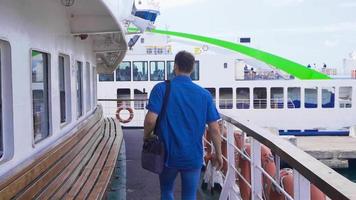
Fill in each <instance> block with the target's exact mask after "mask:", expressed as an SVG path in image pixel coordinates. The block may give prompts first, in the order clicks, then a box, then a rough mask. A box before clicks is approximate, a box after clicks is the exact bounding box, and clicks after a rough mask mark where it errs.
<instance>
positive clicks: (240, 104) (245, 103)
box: [236, 98, 250, 109]
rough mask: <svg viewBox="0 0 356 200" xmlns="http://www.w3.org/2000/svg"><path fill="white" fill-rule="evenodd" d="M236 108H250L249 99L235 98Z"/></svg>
mask: <svg viewBox="0 0 356 200" xmlns="http://www.w3.org/2000/svg"><path fill="white" fill-rule="evenodd" d="M236 108H238V109H249V108H250V99H248V98H245V99H240V98H237V99H236Z"/></svg>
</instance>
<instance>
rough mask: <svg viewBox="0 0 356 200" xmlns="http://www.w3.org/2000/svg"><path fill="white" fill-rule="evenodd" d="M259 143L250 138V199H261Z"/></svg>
mask: <svg viewBox="0 0 356 200" xmlns="http://www.w3.org/2000/svg"><path fill="white" fill-rule="evenodd" d="M260 167H261V144H260V143H259V142H258V141H257V140H255V139H254V138H251V187H252V188H251V191H252V200H255V199H262V172H261V171H260V170H259V168H260Z"/></svg>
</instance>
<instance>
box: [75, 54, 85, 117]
mask: <svg viewBox="0 0 356 200" xmlns="http://www.w3.org/2000/svg"><path fill="white" fill-rule="evenodd" d="M79 63H81V73H80V76H81V79H80V84H81V87H80V88H81V91H80V95H81V106H80V107H81V114H80V115H79V114H78V108H79V106H78V89H76V90H75V92H76V119H80V118H82V117H83V116H84V113H85V112H84V110H85V107H84V98H83V97H84V90H83V89H84V88H83V85H84V80H83V77H84V75H83V74H84V70H83V61H80V60H76V61H75V67H76V70H75V71H76V73H75V75H76V81H75V83H76V85H75V86H76V87H77V86H78V85H77V84H78V83H79V81H78V71H79V65H78V64H79Z"/></svg>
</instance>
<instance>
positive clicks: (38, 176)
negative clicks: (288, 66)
mask: <svg viewBox="0 0 356 200" xmlns="http://www.w3.org/2000/svg"><path fill="white" fill-rule="evenodd" d="M135 5H136V4H135V2H134V1H133V0H48V1H43V0H27V1H21V0H2V1H1V2H0V15H1V17H0V27H1V29H0V69H1V70H0V72H1V73H0V79H1V80H0V82H1V84H0V91H1V92H0V94H1V106H0V114H1V122H0V124H1V128H0V200H8V199H108V198H116V199H148V198H150V197H152V199H157V198H158V195H159V193H158V191H157V188H158V186H157V182H156V183H154V182H153V180H154V179H155V180H157V178H155V176H156V175H152V174H149V173H148V172H144V171H143V170H142V169H141V168H140V166H139V162H138V161H139V151H140V145H141V143H140V140H141V138H140V137H141V136H142V130H134V131H133V130H127V129H124V130H123V129H122V127H123V123H122V122H120V121H119V120H118V119H117V117H116V115H115V114H114V115H107V114H104V113H111V112H114V113H115V112H116V110H117V101H120V100H117V99H114V100H105V101H112V102H111V103H113V104H114V107H111V108H110V107H108V106H105V101H100V100H99V99H98V98H97V89H98V88H97V75H98V73H105V74H111V73H113V72H114V71H115V70H116V68H117V67H118V66H119V64H120V63H121V62H122V61H123V59H124V57H125V55H126V52H127V49H128V43H127V41H126V39H125V35H126V34H129V33H128V31H126V29H125V28H127V27H126V26H124V25H125V24H130V23H135V24H136V26H138V27H139V28H140V29H141V30H142V31H145V30H146V29H147V28H148V27H151V25H152V24H151V23H150V22H149V21H147V20H145V19H143V18H141V17H139V16H142V13H141V12H138V14H137V16H136V15H135V11H138V9H137V8H136V6H135ZM150 14H152V13H150ZM150 17H152V16H151V15H150ZM153 18H155V17H153ZM151 28H152V27H151ZM336 94H337V93H336ZM354 99H355V98H354ZM125 101H126V100H125ZM129 101H134V102H135V101H137V99H133V100H129ZM285 101H286V100H285ZM318 101H320V100H318ZM139 102H142V100H139ZM267 105H268V106H270V103H267ZM285 105H287V104H285ZM318 105H319V106H320V105H321V104H320V103H319V104H318ZM106 109H109V110H106ZM110 109H113V111H110ZM143 112H145V111H144V110H143ZM221 117H222V120H221V132H222V134H221V135H220V137H221V140H222V143H223V145H222V151H223V152H224V167H223V169H222V170H220V171H217V170H214V168H212V167H211V162H210V159H209V155H210V154H211V153H212V151H213V148H212V144H211V141H210V140H209V138H208V137H204V140H203V141H202V142H203V143H204V149H205V152H206V167H205V171H204V173H203V176H202V189H201V192H199V197H198V198H200V199H208V198H216V199H221V200H227V199H237V200H239V199H253V200H254V199H288V200H293V199H296V200H308V199H326V198H327V197H328V198H330V199H336V200H343V199H356V190H355V187H356V186H355V183H353V182H351V181H350V180H348V179H346V178H345V177H343V176H342V175H340V174H338V173H337V172H336V171H334V170H333V169H331V168H329V167H328V166H326V165H325V164H323V163H321V162H320V161H318V160H317V159H315V158H313V157H312V156H311V155H309V154H307V153H305V152H304V151H302V150H301V149H299V148H298V147H296V146H295V145H293V144H291V143H290V142H289V141H287V140H284V139H283V138H280V137H279V136H277V135H274V134H272V133H271V132H270V131H268V130H266V129H264V128H261V127H260V126H258V124H257V125H256V124H254V123H252V122H249V121H247V120H246V119H244V118H241V117H240V116H229V115H226V114H224V113H221ZM141 142H142V140H141ZM124 147H125V148H124ZM131 147H133V148H131ZM266 153H267V155H268V157H267V159H266ZM266 160H267V161H268V164H269V165H268V166H270V167H267V168H266V165H265V164H266ZM242 165H243V166H242ZM286 166H288V167H289V168H290V169H289V170H285V167H286ZM271 167H272V168H271ZM285 177H288V180H289V183H288V185H289V186H290V187H285V186H286V183H285V180H287V179H285ZM143 181H145V182H144V183H143ZM146 181H147V182H146ZM125 182H126V183H125ZM140 185H141V186H147V187H140ZM211 188H216V189H215V190H214V194H213V195H211V191H212V190H211ZM219 188H220V189H219ZM177 192H179V189H178V190H177ZM211 196H213V197H211ZM315 196H316V197H315ZM177 198H179V195H178V196H177Z"/></svg>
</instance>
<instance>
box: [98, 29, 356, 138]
mask: <svg viewBox="0 0 356 200" xmlns="http://www.w3.org/2000/svg"><path fill="white" fill-rule="evenodd" d="M135 36H137V35H135ZM133 37H134V35H128V36H127V39H128V40H130V39H131V38H133ZM139 37H140V38H139V39H137V40H138V41H137V42H136V44H135V46H133V47H131V49H130V50H129V51H128V52H127V55H126V57H125V58H124V60H123V62H122V63H121V64H120V65H119V67H118V68H117V69H116V71H115V72H114V73H112V74H99V79H98V98H99V99H127V100H129V99H147V98H148V97H149V94H150V91H151V90H152V88H153V86H154V85H155V84H157V83H158V82H159V81H164V80H167V79H172V78H173V77H174V73H173V67H174V56H175V54H176V53H177V52H178V51H179V50H182V49H186V50H189V51H191V52H192V53H194V54H195V58H196V63H195V69H194V72H193V73H192V75H191V79H192V80H193V81H194V82H195V83H197V84H198V85H200V86H202V87H203V88H205V89H207V90H208V91H209V92H210V93H211V95H212V97H213V99H214V101H215V103H216V106H217V108H218V110H219V112H221V113H223V114H226V115H227V116H232V117H243V118H244V119H245V120H247V121H251V122H253V123H254V124H256V125H258V126H260V127H264V128H267V129H270V130H274V131H275V132H278V133H280V134H281V135H339V136H340V135H349V133H350V130H351V129H353V128H354V127H355V125H356V117H355V115H354V113H356V107H355V103H356V101H355V100H356V87H355V86H356V79H354V78H352V77H351V74H352V71H353V70H355V69H356V65H354V67H353V68H350V67H348V68H347V69H348V70H347V71H348V75H349V76H346V75H345V76H343V78H341V76H340V75H338V74H332V73H330V72H334V71H333V70H331V69H330V68H321V69H320V71H321V72H324V73H327V72H328V74H330V76H331V77H332V79H330V80H300V79H298V78H295V77H293V76H291V75H289V74H288V73H286V72H284V71H282V70H279V69H277V68H274V67H272V66H271V65H268V64H266V63H263V62H261V61H259V60H257V59H253V58H251V57H248V56H245V55H243V54H241V53H235V52H230V51H229V50H224V49H221V48H219V47H215V46H212V45H209V44H205V43H201V42H194V41H184V40H182V39H179V38H174V37H172V36H165V35H157V34H154V33H145V34H141V35H139ZM182 43H183V44H182ZM247 45H248V46H251V43H247ZM315 70H317V69H315ZM103 103H104V104H103V105H105V106H106V107H111V108H112V109H110V113H107V115H112V116H117V117H118V118H122V119H127V118H129V116H128V113H127V112H126V113H125V112H120V114H121V115H122V116H120V115H119V114H117V113H115V112H114V111H115V106H116V105H115V104H116V103H117V105H118V107H120V105H121V106H122V107H129V108H130V112H131V118H132V120H131V121H130V122H128V123H126V124H124V126H127V127H140V126H142V124H143V116H144V114H145V107H144V104H145V102H144V101H141V102H137V101H136V102H130V101H120V102H116V103H115V102H103ZM132 116H133V117H132ZM351 132H352V131H351Z"/></svg>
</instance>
